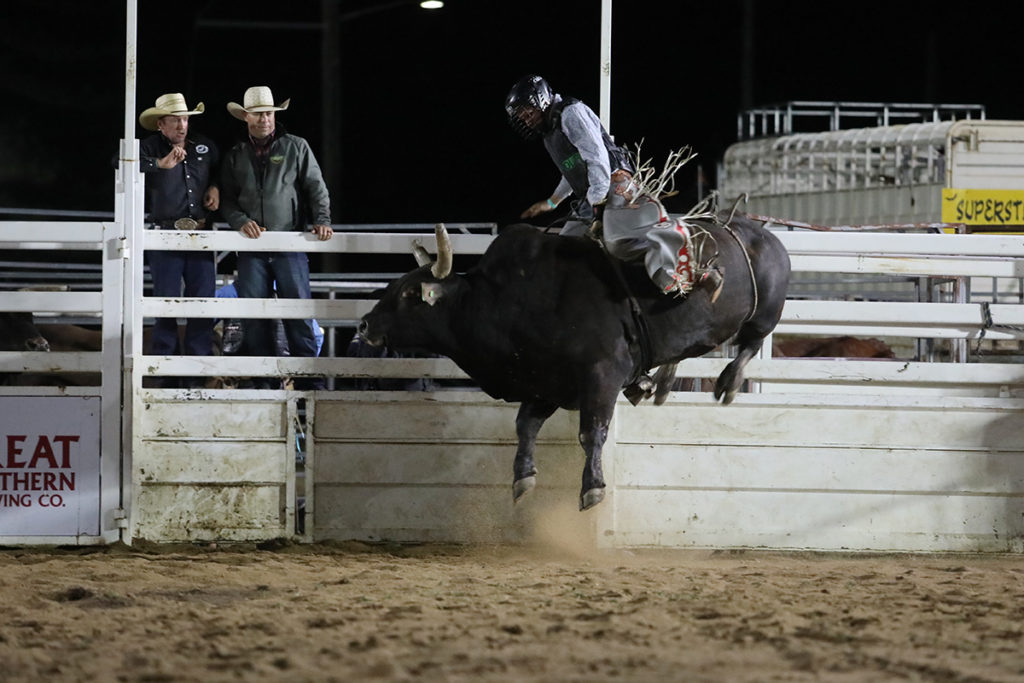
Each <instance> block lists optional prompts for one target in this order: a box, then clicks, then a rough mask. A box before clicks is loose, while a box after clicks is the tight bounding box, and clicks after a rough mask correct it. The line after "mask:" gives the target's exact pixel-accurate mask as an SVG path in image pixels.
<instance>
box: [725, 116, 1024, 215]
mask: <svg viewBox="0 0 1024 683" xmlns="http://www.w3.org/2000/svg"><path fill="white" fill-rule="evenodd" d="M800 105H803V106H800ZM910 107H917V109H915V110H913V113H914V114H916V116H917V117H918V118H920V119H930V120H919V121H917V122H913V123H900V124H895V125H878V126H872V127H859V128H846V129H840V128H838V126H840V125H842V124H843V120H842V118H841V117H842V116H843V115H844V114H850V115H852V114H859V115H867V114H873V115H875V118H876V121H883V122H890V123H891V122H892V121H893V120H894V117H895V115H897V114H900V113H903V114H907V115H909V114H910V113H911V112H910V111H908V108H910ZM890 110H892V111H890ZM759 113H760V115H761V117H762V118H763V117H765V116H767V112H764V111H761V112H759ZM815 113H816V114H819V115H826V114H827V115H828V119H829V127H830V128H832V129H831V130H826V131H820V132H796V131H795V128H796V127H797V125H796V123H794V122H795V121H798V120H799V117H798V115H799V114H803V115H804V118H806V117H807V116H809V115H811V114H815ZM775 114H776V115H775V117H773V118H772V119H771V121H772V123H771V124H769V125H763V124H762V125H760V126H759V125H749V126H740V131H741V133H742V134H744V135H757V137H751V138H749V139H742V140H741V141H739V142H737V143H735V144H733V145H731V146H730V147H729V148H728V149H727V150H726V152H725V154H724V156H723V158H722V161H721V164H720V166H719V169H718V189H719V193H720V195H721V198H722V201H723V204H726V205H729V204H731V203H732V202H734V201H735V200H737V198H739V197H741V196H742V195H746V197H747V201H746V205H745V210H746V211H748V212H750V213H755V214H762V215H768V216H775V217H780V218H795V219H799V220H800V221H803V222H808V223H816V224H819V225H828V226H849V225H877V224H890V225H891V224H925V225H926V224H937V223H948V224H960V225H963V226H964V228H963V229H964V230H965V231H970V232H980V231H1019V230H1021V229H1022V226H1024V122H1021V121H992V120H987V119H985V118H984V109H983V108H981V109H979V108H976V107H975V108H972V107H971V106H970V105H959V106H957V105H902V107H901V106H900V105H881V104H879V105H856V104H844V103H791V104H790V105H787V106H786V107H784V108H780V109H779V110H778V111H777V112H775ZM945 115H950V116H958V117H961V116H971V117H972V118H952V119H948V120H941V119H940V117H941V116H945ZM978 116H980V117H981V118H974V117H978ZM748 118H749V114H748Z"/></svg>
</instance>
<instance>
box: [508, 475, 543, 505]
mask: <svg viewBox="0 0 1024 683" xmlns="http://www.w3.org/2000/svg"><path fill="white" fill-rule="evenodd" d="M536 485H537V477H523V478H522V479H516V480H515V481H514V482H512V502H513V503H518V502H519V499H520V498H522V497H523V496H525V495H526V494H527V493H529V492H530V491H532V490H533V487H534V486H536Z"/></svg>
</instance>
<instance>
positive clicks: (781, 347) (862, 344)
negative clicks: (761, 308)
mask: <svg viewBox="0 0 1024 683" xmlns="http://www.w3.org/2000/svg"><path fill="white" fill-rule="evenodd" d="M772 357H773V358H895V357H896V354H895V353H893V350H892V348H891V347H890V346H889V345H888V344H886V343H885V342H884V341H882V340H881V339H876V338H874V337H870V338H868V339H860V338H858V337H851V336H848V335H846V336H842V337H793V338H791V339H784V340H782V341H776V342H775V343H774V344H772ZM714 388H715V383H714V381H713V380H710V379H700V378H698V377H679V378H677V379H676V381H675V384H674V385H673V387H672V390H673V391H713V390H714Z"/></svg>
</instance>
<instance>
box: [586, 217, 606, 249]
mask: <svg viewBox="0 0 1024 683" xmlns="http://www.w3.org/2000/svg"><path fill="white" fill-rule="evenodd" d="M603 228H604V226H603V225H602V224H601V220H600V219H598V220H596V221H594V222H593V223H591V224H590V227H589V228H587V232H586V237H587V239H591V240H594V241H595V242H597V243H599V244H600V242H601V238H602V236H603V235H604V230H603Z"/></svg>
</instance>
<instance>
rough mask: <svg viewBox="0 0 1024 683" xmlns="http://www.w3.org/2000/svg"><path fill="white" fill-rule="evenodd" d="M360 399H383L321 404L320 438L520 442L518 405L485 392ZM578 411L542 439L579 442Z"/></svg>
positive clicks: (558, 418) (557, 418)
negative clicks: (369, 404) (369, 406)
mask: <svg viewBox="0 0 1024 683" xmlns="http://www.w3.org/2000/svg"><path fill="white" fill-rule="evenodd" d="M351 397H352V398H354V399H356V400H358V401H378V400H379V401H380V402H379V403H374V410H372V411H364V410H362V408H361V407H360V404H358V403H354V402H350V401H318V402H317V420H316V425H315V434H316V438H317V439H325V440H329V439H341V440H362V439H369V440H385V441H406V440H410V439H415V440H424V441H444V442H448V443H459V442H480V443H494V442H501V443H512V444H514V443H516V435H515V419H516V413H517V411H518V410H519V404H512V403H505V402H502V401H495V400H492V399H490V398H488V397H487V396H486V395H485V394H482V393H480V392H467V393H456V392H450V393H449V392H438V393H434V394H430V395H429V397H427V398H426V400H424V398H423V397H417V398H415V399H409V398H408V397H407V396H406V395H404V394H401V393H395V392H380V393H373V392H364V393H362V394H355V395H352V396H351ZM577 415H578V414H577V413H568V412H566V411H559V412H558V413H555V415H553V416H552V417H551V419H550V420H548V421H547V422H546V423H545V424H544V427H543V428H542V429H541V432H540V436H539V439H540V440H542V441H544V440H552V439H554V440H556V441H557V440H569V439H571V440H572V441H573V442H575V441H576V438H577V437H576V433H577V427H578V417H577Z"/></svg>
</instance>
